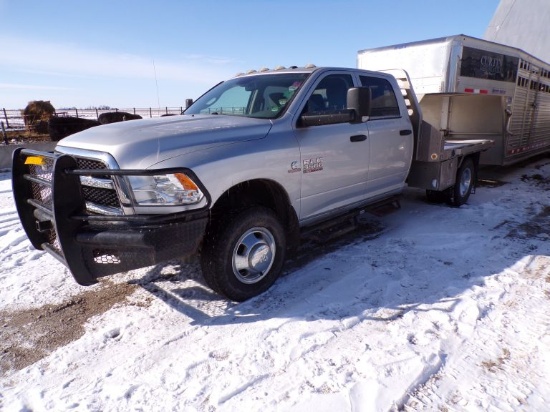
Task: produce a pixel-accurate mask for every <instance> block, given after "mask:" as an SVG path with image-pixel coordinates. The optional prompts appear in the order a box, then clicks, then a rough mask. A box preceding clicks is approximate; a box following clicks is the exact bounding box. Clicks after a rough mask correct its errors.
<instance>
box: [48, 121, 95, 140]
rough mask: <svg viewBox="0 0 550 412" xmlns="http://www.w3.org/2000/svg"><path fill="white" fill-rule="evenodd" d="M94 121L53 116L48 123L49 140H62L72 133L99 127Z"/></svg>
mask: <svg viewBox="0 0 550 412" xmlns="http://www.w3.org/2000/svg"><path fill="white" fill-rule="evenodd" d="M99 125H100V123H99V122H98V121H96V120H90V119H82V118H79V117H57V116H54V117H52V118H50V120H49V121H48V130H49V134H50V139H51V140H52V141H53V142H57V141H58V140H61V139H63V138H64V137H67V136H69V135H71V134H73V133H77V132H81V131H82V130H86V129H89V128H90V127H94V126H99Z"/></svg>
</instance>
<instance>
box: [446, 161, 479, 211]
mask: <svg viewBox="0 0 550 412" xmlns="http://www.w3.org/2000/svg"><path fill="white" fill-rule="evenodd" d="M474 182H475V166H474V161H473V160H472V158H471V157H467V158H466V159H464V161H463V162H462V164H461V165H460V167H459V168H458V171H457V172H456V182H455V185H454V186H453V188H452V189H451V191H450V197H449V199H448V203H449V204H450V205H451V206H455V207H459V206H462V205H463V204H464V203H466V202H467V201H468V198H469V197H470V194H471V193H472V189H473V187H474Z"/></svg>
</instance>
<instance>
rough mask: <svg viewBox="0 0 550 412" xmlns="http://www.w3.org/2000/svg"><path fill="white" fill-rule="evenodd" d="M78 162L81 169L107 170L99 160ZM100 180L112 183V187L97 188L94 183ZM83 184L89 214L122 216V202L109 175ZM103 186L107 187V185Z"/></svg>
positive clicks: (84, 181) (80, 159) (78, 160)
mask: <svg viewBox="0 0 550 412" xmlns="http://www.w3.org/2000/svg"><path fill="white" fill-rule="evenodd" d="M76 162H77V164H78V168H79V169H88V170H90V169H91V170H102V169H107V166H106V165H105V164H104V163H103V162H101V161H99V160H92V159H85V158H76ZM96 179H97V180H96ZM100 180H101V181H107V182H110V187H108V188H106V187H96V186H95V185H94V184H93V182H94V181H100ZM81 184H82V194H83V196H84V200H85V201H86V206H87V210H88V212H89V213H92V214H114V215H119V214H122V209H121V207H120V201H119V199H118V195H117V193H116V190H115V188H114V183H113V180H112V179H111V177H110V176H109V175H105V176H94V179H91V180H88V179H81ZM107 185H108V184H107ZM103 186H105V184H104V185H103ZM102 211H103V213H102Z"/></svg>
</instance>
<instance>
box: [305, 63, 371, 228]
mask: <svg viewBox="0 0 550 412" xmlns="http://www.w3.org/2000/svg"><path fill="white" fill-rule="evenodd" d="M353 86H354V84H353V79H352V76H351V75H350V74H349V73H348V74H344V73H342V74H327V75H325V76H324V77H322V78H320V79H319V81H318V83H317V85H316V86H315V89H314V90H313V92H312V93H311V94H310V96H309V98H308V99H306V103H305V104H304V107H303V110H302V111H301V113H330V112H334V111H337V110H341V109H345V108H346V97H347V91H348V89H349V88H351V87H353ZM295 133H296V138H297V140H298V143H299V145H300V167H301V173H302V190H301V212H300V219H301V220H306V221H307V220H315V219H317V218H322V217H323V215H326V214H328V213H330V212H332V211H335V209H345V208H350V207H351V206H352V205H353V204H355V203H358V202H361V201H362V200H364V199H365V195H366V184H367V174H368V159H369V140H368V131H367V126H366V124H365V123H362V124H351V123H349V122H343V123H337V124H325V125H316V126H309V127H304V126H302V125H300V121H299V120H298V122H297V124H296V129H295Z"/></svg>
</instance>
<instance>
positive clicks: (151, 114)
mask: <svg viewBox="0 0 550 412" xmlns="http://www.w3.org/2000/svg"><path fill="white" fill-rule="evenodd" d="M149 117H150V118H151V117H153V113H152V112H151V108H150V107H149Z"/></svg>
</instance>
